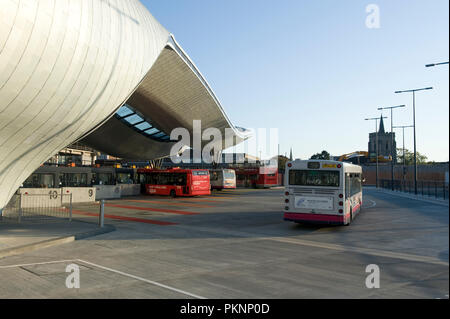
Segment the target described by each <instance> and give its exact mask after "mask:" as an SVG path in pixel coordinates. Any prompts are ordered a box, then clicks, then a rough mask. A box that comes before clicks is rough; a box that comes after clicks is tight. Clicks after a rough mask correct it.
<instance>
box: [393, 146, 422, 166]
mask: <svg viewBox="0 0 450 319" xmlns="http://www.w3.org/2000/svg"><path fill="white" fill-rule="evenodd" d="M404 158H405V164H406V165H414V152H411V151H409V150H407V149H405V155H404ZM427 160H428V157H426V156H425V155H423V154H420V153H419V152H417V164H426V163H427ZM397 162H398V163H400V164H403V149H402V148H398V149H397Z"/></svg>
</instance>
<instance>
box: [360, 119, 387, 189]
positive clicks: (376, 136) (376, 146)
mask: <svg viewBox="0 0 450 319" xmlns="http://www.w3.org/2000/svg"><path fill="white" fill-rule="evenodd" d="M382 118H383V119H387V117H383V116H381V118H378V117H373V118H370V119H365V120H366V121H375V156H376V157H377V160H376V162H377V166H376V173H375V185H376V188H378V120H381V119H382ZM369 151H370V150H369ZM369 156H370V154H369Z"/></svg>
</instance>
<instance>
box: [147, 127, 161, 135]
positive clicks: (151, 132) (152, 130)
mask: <svg viewBox="0 0 450 319" xmlns="http://www.w3.org/2000/svg"><path fill="white" fill-rule="evenodd" d="M158 132H159V130H158V129H156V128H151V129H149V130H147V131H145V133H147V134H149V135H151V134H155V133H158Z"/></svg>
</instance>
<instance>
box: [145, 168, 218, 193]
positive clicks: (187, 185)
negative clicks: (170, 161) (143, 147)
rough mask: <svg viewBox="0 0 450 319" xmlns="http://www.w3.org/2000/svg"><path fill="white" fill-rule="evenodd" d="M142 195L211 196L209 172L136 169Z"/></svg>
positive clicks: (198, 170)
mask: <svg viewBox="0 0 450 319" xmlns="http://www.w3.org/2000/svg"><path fill="white" fill-rule="evenodd" d="M138 175H139V182H140V183H141V187H142V190H143V193H145V194H149V195H165V196H172V197H176V196H199V195H211V184H210V181H209V171H208V170H205V169H178V168H174V169H167V170H157V169H138Z"/></svg>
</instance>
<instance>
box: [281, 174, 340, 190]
mask: <svg viewBox="0 0 450 319" xmlns="http://www.w3.org/2000/svg"><path fill="white" fill-rule="evenodd" d="M289 185H294V186H326V187H339V171H321V170H290V171H289Z"/></svg>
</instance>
